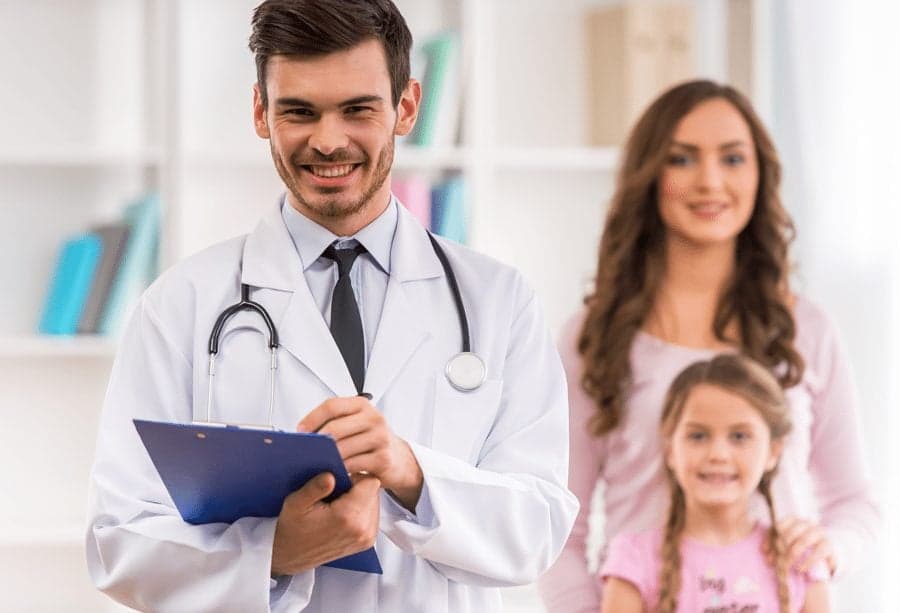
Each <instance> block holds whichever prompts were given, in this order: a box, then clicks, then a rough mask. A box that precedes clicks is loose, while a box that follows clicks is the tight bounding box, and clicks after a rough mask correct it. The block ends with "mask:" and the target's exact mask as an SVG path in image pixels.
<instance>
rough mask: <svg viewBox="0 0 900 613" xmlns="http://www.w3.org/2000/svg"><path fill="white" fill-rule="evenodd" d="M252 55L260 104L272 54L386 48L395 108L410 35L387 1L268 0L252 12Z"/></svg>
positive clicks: (404, 80) (402, 83)
mask: <svg viewBox="0 0 900 613" xmlns="http://www.w3.org/2000/svg"><path fill="white" fill-rule="evenodd" d="M252 24H253V32H252V33H251V34H250V51H252V52H253V53H254V55H255V58H256V78H257V81H258V82H259V91H260V97H261V99H262V102H263V105H267V104H268V97H267V95H266V64H267V63H268V61H269V58H270V57H272V56H273V55H287V56H298V57H317V56H323V55H328V54H329V53H334V52H336V51H346V50H347V49H351V48H353V47H355V46H357V45H359V44H360V43H363V42H365V41H367V40H378V41H380V42H381V45H382V47H383V48H384V54H385V57H386V59H387V68H388V73H389V74H390V76H391V100H392V102H393V105H394V106H395V107H396V106H397V105H398V104H399V103H400V96H401V94H402V93H403V90H404V89H405V88H406V85H407V83H408V82H409V51H410V48H411V47H412V34H411V33H410V31H409V28H408V27H407V25H406V20H405V19H403V15H401V14H400V11H399V10H397V7H396V6H394V3H393V2H392V1H391V0H266V1H265V2H263V3H262V4H260V5H259V6H258V7H256V10H254V11H253V22H252Z"/></svg>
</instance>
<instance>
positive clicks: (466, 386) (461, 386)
mask: <svg viewBox="0 0 900 613" xmlns="http://www.w3.org/2000/svg"><path fill="white" fill-rule="evenodd" d="M426 233H427V234H428V239H429V240H430V241H431V246H432V248H433V249H434V253H435V255H437V257H438V260H440V262H441V267H442V268H443V269H444V274H445V275H446V276H447V285H449V286H450V292H451V293H452V294H453V302H454V303H455V305H456V314H457V315H458V316H459V327H460V332H461V334H462V351H460V352H459V353H457V354H456V355H454V356H453V357H451V358H450V359H449V360H448V361H447V365H446V366H445V367H444V376H445V377H447V381H449V382H450V385H452V386H453V387H454V388H455V389H457V390H459V391H461V392H472V391H475V390H477V389H478V388H479V387H481V385H482V384H483V383H484V382H485V380H486V379H487V367H486V366H485V364H484V361H483V360H482V359H481V358H480V357H479V356H478V354H476V353H474V352H473V351H472V343H471V340H470V338H469V320H468V317H467V316H466V307H465V305H463V300H462V294H461V293H460V291H459V283H457V281H456V275H455V274H454V273H453V267H452V266H450V260H448V259H447V254H446V253H445V252H444V250H443V248H442V247H441V246H440V245H439V244H438V242H437V240H436V239H435V238H434V236H433V235H432V234H431V232H428V231H426ZM240 311H254V312H256V313H257V314H259V316H260V317H262V319H263V321H264V322H265V324H266V328H267V329H268V332H269V353H270V356H271V358H270V363H269V408H268V415H269V420H268V424H269V427H272V424H273V418H274V411H275V371H276V370H277V368H278V346H279V345H278V330H277V329H276V328H275V323H274V322H273V321H272V317H271V316H270V315H269V312H268V311H266V309H265V307H264V306H262V305H261V304H259V303H258V302H256V301H254V300H251V298H250V286H249V285H247V284H246V283H241V301H240V302H238V303H236V304H233V305H231V306H230V307H227V308H226V309H225V310H224V311H222V312H221V313H220V314H219V317H218V318H217V319H216V323H215V324H214V325H213V329H212V332H211V333H210V335H209V384H208V387H207V398H206V422H207V423H212V422H211V419H210V418H211V415H212V403H213V395H212V390H213V378H214V377H215V375H216V356H217V355H218V353H219V337H220V336H221V334H222V329H223V328H224V327H225V323H226V322H227V321H228V320H229V319H230V318H231V316H232V315H234V314H235V313H238V312H240ZM365 395H367V394H365Z"/></svg>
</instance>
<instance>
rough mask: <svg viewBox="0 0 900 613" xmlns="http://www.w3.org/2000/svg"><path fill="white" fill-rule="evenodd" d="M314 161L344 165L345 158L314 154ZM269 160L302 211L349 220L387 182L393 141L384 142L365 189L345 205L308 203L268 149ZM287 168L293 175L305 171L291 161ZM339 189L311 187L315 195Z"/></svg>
mask: <svg viewBox="0 0 900 613" xmlns="http://www.w3.org/2000/svg"><path fill="white" fill-rule="evenodd" d="M316 157H317V161H319V162H328V163H333V164H334V163H337V164H340V163H342V162H348V161H349V160H348V159H347V158H348V155H347V154H345V153H338V154H336V155H332V156H323V155H321V154H319V155H317V156H316ZM272 159H273V160H274V161H275V169H276V170H277V171H278V175H279V176H280V177H281V180H282V181H283V182H284V184H285V186H286V187H287V188H288V191H290V192H291V195H292V196H293V197H294V199H295V200H296V201H297V203H299V204H300V206H301V207H303V208H306V209H308V210H310V211H312V212H314V213H315V214H316V215H319V216H321V217H324V218H328V219H344V218H347V217H352V216H353V215H356V214H357V213H359V212H360V211H362V210H363V209H364V208H366V205H367V204H368V203H369V201H370V200H371V199H372V198H373V197H374V195H375V193H376V192H378V190H380V189H381V188H382V186H383V185H384V182H385V181H386V180H387V178H388V176H389V175H390V173H391V165H392V164H393V162H394V140H393V139H391V140H389V141H388V143H387V145H385V147H384V148H383V149H382V150H381V153H380V154H379V155H378V162H377V163H376V165H375V170H374V172H373V173H372V178H371V179H372V180H371V184H370V185H369V186H368V187H367V188H365V190H364V191H363V193H362V194H361V195H360V196H359V198H358V199H356V200H353V201H351V202H346V201H345V200H343V199H341V198H334V199H326V200H325V201H324V202H323V201H317V202H310V201H309V200H307V199H306V198H304V197H303V195H302V194H301V193H300V188H299V186H298V183H297V182H295V181H294V177H295V175H293V174H291V173H289V172H288V170H287V168H285V166H284V163H283V162H282V158H281V157H280V156H278V155H277V153H276V152H275V149H274V148H272ZM289 163H290V164H291V167H292V168H293V169H295V170H294V171H295V173H297V174H299V173H301V172H306V171H305V170H304V169H303V168H301V165H302V163H300V161H299V160H296V159H294V158H291V160H290V161H289ZM356 170H360V171H363V170H364V169H363V168H358V169H355V170H354V172H356ZM343 189H344V188H342V187H330V188H329V187H325V188H315V190H316V191H317V192H318V193H319V194H329V193H333V194H339V193H341V191H343Z"/></svg>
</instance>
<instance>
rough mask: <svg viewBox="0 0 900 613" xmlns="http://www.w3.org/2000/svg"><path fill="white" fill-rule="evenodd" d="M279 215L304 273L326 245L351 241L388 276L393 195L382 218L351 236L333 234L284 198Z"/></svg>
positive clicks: (393, 227) (393, 226)
mask: <svg viewBox="0 0 900 613" xmlns="http://www.w3.org/2000/svg"><path fill="white" fill-rule="evenodd" d="M281 216H282V218H283V219H284V224H285V226H286V227H287V230H288V233H289V234H290V235H291V240H292V241H293V242H294V247H295V248H296V249H297V253H298V254H299V256H300V262H301V265H302V266H303V270H304V271H306V269H308V268H309V267H310V266H312V264H313V263H314V262H315V261H316V260H317V259H318V258H319V256H321V255H322V252H323V251H325V248H326V247H328V245H330V244H332V243H333V242H335V241H340V242H342V243H343V242H345V241H349V240H351V239H353V240H356V241H357V242H358V243H360V244H361V245H362V246H363V247H365V248H366V251H368V252H369V254H370V255H371V256H372V258H373V259H374V260H375V263H376V264H378V266H379V267H380V268H381V269H382V270H383V271H384V272H385V273H387V274H390V273H391V247H392V246H393V243H394V235H395V233H396V230H397V217H398V214H397V200H396V198H394V196H391V202H390V203H389V204H388V206H387V208H386V209H385V210H384V212H383V213H382V214H381V215H379V216H378V217H377V218H376V219H375V220H374V221H372V223H370V224H369V225H367V226H366V227H365V228H363V229H362V230H360V231H359V232H357V233H356V234H354V235H353V236H337V235H335V234H333V233H332V232H331V231H330V230H328V229H326V228H324V227H323V226H320V225H319V224H317V223H316V222H314V221H313V220H311V219H310V218H308V217H306V216H305V215H303V214H302V213H300V212H298V211H297V210H296V209H295V208H294V207H292V206H291V205H290V204H288V202H287V197H286V196H285V198H284V199H283V200H282V205H281Z"/></svg>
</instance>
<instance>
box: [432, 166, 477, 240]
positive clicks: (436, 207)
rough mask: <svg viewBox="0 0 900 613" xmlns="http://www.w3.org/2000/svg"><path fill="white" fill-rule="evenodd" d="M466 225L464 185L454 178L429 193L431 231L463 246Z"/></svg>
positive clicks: (461, 180) (460, 178)
mask: <svg viewBox="0 0 900 613" xmlns="http://www.w3.org/2000/svg"><path fill="white" fill-rule="evenodd" d="M466 225H467V224H466V195H465V184H464V182H463V178H462V177H461V176H456V177H452V178H450V179H447V180H446V181H444V182H443V183H441V184H439V185H437V186H435V188H434V189H433V190H432V191H431V231H432V232H434V233H435V234H439V235H441V236H444V237H446V238H449V239H451V240H454V241H456V242H458V243H463V244H465V242H466V238H467V234H468V233H467V231H466Z"/></svg>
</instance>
